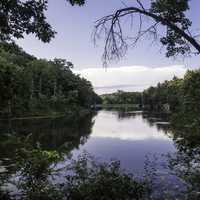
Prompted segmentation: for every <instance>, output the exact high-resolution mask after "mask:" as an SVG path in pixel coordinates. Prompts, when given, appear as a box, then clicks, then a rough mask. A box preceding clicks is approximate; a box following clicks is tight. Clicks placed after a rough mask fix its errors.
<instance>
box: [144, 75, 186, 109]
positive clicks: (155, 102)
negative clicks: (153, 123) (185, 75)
mask: <svg viewBox="0 0 200 200" xmlns="http://www.w3.org/2000/svg"><path fill="white" fill-rule="evenodd" d="M182 82H183V80H182V79H178V78H176V77H174V78H173V80H171V81H165V82H164V83H158V85H157V86H156V87H150V88H148V89H147V90H145V91H144V92H143V104H144V108H146V109H150V110H153V111H172V112H175V111H177V110H178V109H179V105H180V103H181V101H182V98H181V86H182Z"/></svg>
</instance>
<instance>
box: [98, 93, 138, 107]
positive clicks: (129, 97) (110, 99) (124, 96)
mask: <svg viewBox="0 0 200 200" xmlns="http://www.w3.org/2000/svg"><path fill="white" fill-rule="evenodd" d="M101 98H102V100H103V104H141V103H142V102H141V101H142V99H141V93H140V92H124V91H121V90H119V91H118V92H116V93H112V94H104V95H101Z"/></svg>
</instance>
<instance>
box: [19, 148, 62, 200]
mask: <svg viewBox="0 0 200 200" xmlns="http://www.w3.org/2000/svg"><path fill="white" fill-rule="evenodd" d="M17 157H18V163H17V167H18V169H19V180H18V181H17V182H16V186H17V188H18V189H20V191H21V194H20V199H21V200H34V199H38V200H51V199H52V200H54V199H60V198H61V196H59V195H60V193H59V192H58V190H57V188H56V187H55V185H53V184H52V183H51V182H50V181H49V180H48V178H49V177H50V176H53V173H54V167H55V165H56V163H57V162H58V161H60V160H61V157H60V156H59V154H58V153H57V152H56V151H44V150H41V149H40V148H38V149H33V150H28V149H21V150H20V151H19V152H18V154H17Z"/></svg>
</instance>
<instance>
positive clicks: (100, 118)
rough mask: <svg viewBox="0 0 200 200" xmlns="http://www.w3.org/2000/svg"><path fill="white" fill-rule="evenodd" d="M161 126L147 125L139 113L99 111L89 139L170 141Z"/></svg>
mask: <svg viewBox="0 0 200 200" xmlns="http://www.w3.org/2000/svg"><path fill="white" fill-rule="evenodd" d="M161 127H162V126H157V125H156V124H154V125H153V124H152V125H149V123H147V121H146V120H144V118H143V115H142V113H141V112H128V113H125V112H124V113H122V112H117V111H112V112H111V111H100V112H99V113H98V115H97V117H96V120H95V125H94V127H93V130H92V134H91V137H96V138H97V137H98V138H116V139H121V140H133V141H137V140H170V139H169V137H168V136H167V135H166V134H164V133H163V129H162V128H161Z"/></svg>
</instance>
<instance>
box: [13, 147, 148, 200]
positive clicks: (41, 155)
mask: <svg viewBox="0 0 200 200" xmlns="http://www.w3.org/2000/svg"><path fill="white" fill-rule="evenodd" d="M20 156H22V157H21V161H20V162H19V163H18V167H19V171H20V178H19V180H18V181H17V184H16V185H17V188H18V189H19V191H20V193H19V199H20V200H35V199H37V200H55V199H59V200H64V199H67V200H91V199H92V200H97V199H98V200H112V199H115V200H141V199H144V197H145V196H146V194H147V191H148V190H147V185H146V184H145V183H142V182H139V181H136V179H135V178H134V177H133V176H132V175H130V174H128V173H126V172H125V171H123V170H121V168H120V163H119V162H118V161H112V162H111V163H109V164H108V163H97V162H95V161H94V159H93V158H92V157H91V156H89V155H87V154H86V153H85V154H83V155H81V156H80V157H79V158H78V159H77V160H73V161H71V162H70V163H69V164H68V165H67V166H66V171H64V172H65V176H66V177H65V178H64V181H63V183H59V184H58V183H57V184H56V183H55V182H54V181H52V178H53V177H55V175H57V173H58V170H56V168H55V164H56V163H57V162H58V161H59V160H60V159H62V157H61V156H59V155H58V154H57V153H56V152H55V151H54V152H47V151H42V150H41V149H36V150H31V151H28V150H23V151H22V153H21V154H20ZM62 173H63V171H62Z"/></svg>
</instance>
